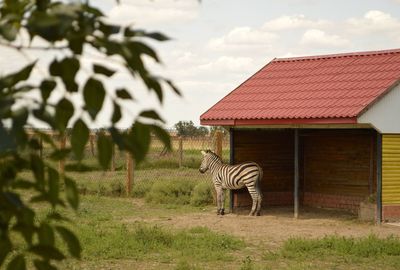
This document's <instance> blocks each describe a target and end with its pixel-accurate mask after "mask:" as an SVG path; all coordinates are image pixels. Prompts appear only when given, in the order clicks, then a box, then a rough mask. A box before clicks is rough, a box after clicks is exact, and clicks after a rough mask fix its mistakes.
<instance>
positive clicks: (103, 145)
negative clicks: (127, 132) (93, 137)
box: [97, 134, 112, 170]
mask: <svg viewBox="0 0 400 270" xmlns="http://www.w3.org/2000/svg"><path fill="white" fill-rule="evenodd" d="M97 149H98V151H99V153H98V159H99V163H100V165H101V167H102V168H103V170H106V169H107V168H108V167H109V165H110V162H111V158H112V142H111V140H110V137H109V136H105V135H103V134H100V135H99V137H98V139H97Z"/></svg>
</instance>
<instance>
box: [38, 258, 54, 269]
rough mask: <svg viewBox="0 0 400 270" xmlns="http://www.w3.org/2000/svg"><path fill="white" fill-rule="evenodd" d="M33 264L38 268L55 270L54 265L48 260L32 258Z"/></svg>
mask: <svg viewBox="0 0 400 270" xmlns="http://www.w3.org/2000/svg"><path fill="white" fill-rule="evenodd" d="M33 264H34V265H35V267H36V268H37V269H38V270H57V268H56V267H54V266H53V265H51V264H50V262H48V261H47V260H46V261H40V260H34V261H33Z"/></svg>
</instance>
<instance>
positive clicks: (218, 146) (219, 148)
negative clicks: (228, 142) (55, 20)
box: [214, 130, 223, 159]
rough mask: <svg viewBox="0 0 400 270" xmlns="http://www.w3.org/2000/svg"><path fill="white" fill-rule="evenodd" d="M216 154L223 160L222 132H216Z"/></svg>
mask: <svg viewBox="0 0 400 270" xmlns="http://www.w3.org/2000/svg"><path fill="white" fill-rule="evenodd" d="M214 151H215V153H216V154H217V155H218V156H219V157H220V158H221V159H222V158H223V157H222V132H221V131H220V130H217V131H216V132H215V146H214Z"/></svg>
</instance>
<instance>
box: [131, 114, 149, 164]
mask: <svg viewBox="0 0 400 270" xmlns="http://www.w3.org/2000/svg"><path fill="white" fill-rule="evenodd" d="M150 140H151V137H150V126H149V125H146V124H142V123H140V122H136V123H135V124H134V125H133V126H132V128H131V130H130V132H129V133H128V142H127V143H128V147H129V148H128V150H130V151H131V153H132V154H133V156H134V157H135V160H136V161H137V162H138V163H139V162H141V161H143V160H144V158H145V156H146V154H147V152H148V151H149V147H150Z"/></svg>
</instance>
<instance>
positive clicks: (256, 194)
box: [199, 150, 263, 216]
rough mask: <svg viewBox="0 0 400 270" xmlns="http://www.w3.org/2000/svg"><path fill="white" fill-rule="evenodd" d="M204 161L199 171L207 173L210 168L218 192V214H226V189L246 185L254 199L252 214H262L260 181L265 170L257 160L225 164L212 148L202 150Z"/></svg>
mask: <svg viewBox="0 0 400 270" xmlns="http://www.w3.org/2000/svg"><path fill="white" fill-rule="evenodd" d="M201 153H202V154H203V161H202V163H201V166H200V169H199V171H200V172H201V173H205V172H206V171H207V170H210V172H211V174H212V179H213V183H214V187H215V190H216V192H217V207H218V212H217V213H218V214H221V215H223V214H224V192H223V191H224V190H225V189H240V188H243V187H246V188H247V189H248V191H249V193H250V196H251V198H252V200H253V206H252V208H251V211H250V214H249V215H251V216H254V215H258V216H259V215H260V210H261V202H262V194H261V190H260V187H259V181H260V180H261V179H262V175H263V171H262V169H261V167H260V166H259V165H258V164H257V163H255V162H246V163H242V164H237V165H229V164H224V163H223V162H222V160H221V158H220V157H219V156H218V155H216V154H215V153H213V152H212V151H210V150H207V151H201Z"/></svg>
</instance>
